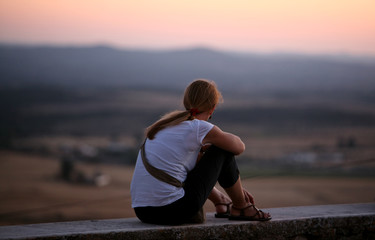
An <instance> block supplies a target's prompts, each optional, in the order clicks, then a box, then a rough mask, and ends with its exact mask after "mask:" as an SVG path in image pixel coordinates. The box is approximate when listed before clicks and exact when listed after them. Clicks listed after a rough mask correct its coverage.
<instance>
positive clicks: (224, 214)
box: [215, 202, 232, 218]
mask: <svg viewBox="0 0 375 240" xmlns="http://www.w3.org/2000/svg"><path fill="white" fill-rule="evenodd" d="M218 205H223V206H227V211H226V212H223V213H216V214H215V218H228V217H229V216H230V205H232V202H230V203H216V204H215V207H216V206H218Z"/></svg>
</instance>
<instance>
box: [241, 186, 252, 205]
mask: <svg viewBox="0 0 375 240" xmlns="http://www.w3.org/2000/svg"><path fill="white" fill-rule="evenodd" d="M242 191H243V195H244V196H245V200H246V202H247V203H251V204H253V205H255V201H254V197H253V195H251V193H249V192H248V191H247V190H246V189H242Z"/></svg>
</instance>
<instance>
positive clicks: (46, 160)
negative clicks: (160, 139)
mask: <svg viewBox="0 0 375 240" xmlns="http://www.w3.org/2000/svg"><path fill="white" fill-rule="evenodd" d="M197 78H206V79H211V80H214V81H215V82H216V83H217V85H218V87H219V89H220V90H221V91H222V94H223V96H224V103H223V104H221V105H220V106H219V107H218V108H217V110H216V111H215V113H214V115H213V119H212V122H213V123H214V124H217V125H218V126H220V128H221V129H223V130H224V131H229V132H233V133H234V134H237V135H239V136H240V137H241V138H242V139H243V140H244V142H245V144H246V151H245V153H244V154H242V155H241V156H239V157H238V163H239V165H240V170H241V176H242V178H243V179H246V186H249V188H251V189H254V191H255V192H256V193H257V194H256V196H259V197H258V199H260V201H259V202H260V203H262V202H263V205H261V207H281V206H291V205H303V204H331V203H332V204H334V203H350V202H363V201H374V199H375V192H374V191H375V187H374V186H375V184H374V183H375V171H374V169H375V94H374V93H375V58H371V57H358V56H356V57H354V56H347V55H330V56H328V55H327V56H322V55H315V56H314V55H296V54H268V55H266V54H263V55H259V54H244V53H234V52H220V51H215V50H212V49H207V48H193V49H183V50H170V51H143V50H124V49H115V48H111V47H107V46H93V47H53V46H49V47H47V46H41V47H30V46H10V45H2V46H0V106H1V108H0V109H1V112H0V164H1V165H0V166H1V168H0V169H1V170H0V176H1V182H0V184H1V189H0V193H1V194H0V195H1V197H0V206H1V207H0V224H3V225H4V224H20V223H33V222H43V221H65V220H78V219H96V218H110V217H129V216H134V214H133V213H132V211H131V208H130V195H129V183H130V180H131V174H132V167H133V166H134V163H135V160H136V156H137V149H138V146H139V144H140V143H141V141H142V139H143V137H144V130H145V128H146V127H147V126H149V125H150V124H152V123H153V122H154V121H155V120H157V119H158V118H159V117H160V116H161V115H163V114H164V113H166V112H168V111H171V110H175V109H182V108H183V106H182V103H181V102H182V96H183V91H184V89H185V87H186V86H187V85H188V84H189V83H190V82H191V81H193V80H194V79H197ZM283 184H284V185H283ZM301 184H302V185H301ZM283 187H289V188H287V189H284V190H285V191H283V192H281V190H280V189H283ZM251 189H250V191H251ZM275 189H279V190H278V191H276V190H275ZM314 189H315V190H314ZM313 190H314V191H315V195H313V193H311V192H312V191H313ZM308 192H310V193H308ZM253 193H254V192H253ZM309 194H312V195H313V196H311V198H310V199H309V200H308V201H307V200H306V198H304V196H305V197H306V196H308V195H309ZM48 206H49V207H48ZM122 208H124V209H125V210H122ZM207 208H208V209H210V210H212V208H209V207H207ZM119 209H121V210H119Z"/></svg>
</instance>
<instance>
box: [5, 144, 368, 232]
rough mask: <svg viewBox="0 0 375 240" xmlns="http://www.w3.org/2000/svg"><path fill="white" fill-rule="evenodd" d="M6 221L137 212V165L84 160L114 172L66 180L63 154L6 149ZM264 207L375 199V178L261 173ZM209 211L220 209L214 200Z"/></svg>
mask: <svg viewBox="0 0 375 240" xmlns="http://www.w3.org/2000/svg"><path fill="white" fill-rule="evenodd" d="M0 155H1V161H0V182H1V189H0V224H1V225H12V224H28V223H41V222H53V221H71V220H94V219H109V218H126V217H134V216H135V215H134V213H133V211H132V209H131V206H130V193H129V184H130V181H131V176H132V168H131V167H126V166H117V165H103V164H87V163H80V164H79V165H78V166H77V168H78V169H80V170H81V171H83V172H85V173H86V174H88V175H90V174H93V173H94V172H96V171H100V172H102V173H104V174H106V175H108V176H110V178H111V181H110V183H109V184H108V185H106V186H103V187H98V186H94V185H88V184H83V183H82V184H77V183H69V182H65V181H62V180H61V179H60V178H59V173H60V162H59V159H58V158H55V157H46V156H44V157H43V156H40V155H32V154H25V153H18V152H12V151H1V152H0ZM244 186H245V187H246V188H247V189H248V190H249V191H250V192H252V194H253V195H254V196H255V199H256V203H257V205H258V206H259V207H261V208H273V207H286V206H302V205H316V204H342V203H362V202H373V201H374V200H375V178H353V177H303V176H295V177H290V176H289V177H288V176H285V177H275V176H274V177H255V178H248V179H245V180H244ZM205 210H206V211H208V212H212V211H214V208H213V206H212V204H211V203H206V205H205ZM271 213H272V211H271Z"/></svg>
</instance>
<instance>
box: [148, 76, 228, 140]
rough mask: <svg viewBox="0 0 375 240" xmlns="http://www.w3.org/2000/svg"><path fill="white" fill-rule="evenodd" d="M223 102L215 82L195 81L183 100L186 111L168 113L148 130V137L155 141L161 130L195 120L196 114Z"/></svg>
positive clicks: (187, 89) (186, 91)
mask: <svg viewBox="0 0 375 240" xmlns="http://www.w3.org/2000/svg"><path fill="white" fill-rule="evenodd" d="M222 101H223V98H222V96H221V93H220V92H219V90H218V89H217V87H216V84H215V82H213V81H209V80H205V79H198V80H195V81H193V82H192V83H190V84H189V86H188V87H187V88H186V90H185V94H184V100H183V104H184V107H185V111H182V110H176V111H173V112H170V113H167V114H166V115H164V116H163V117H161V118H160V119H159V120H158V121H156V122H155V123H154V124H152V125H151V126H149V127H148V128H147V129H146V136H147V138H149V139H154V137H155V135H156V134H157V133H158V132H159V131H160V130H162V129H164V128H166V127H170V126H174V125H178V124H179V123H181V122H183V121H186V120H193V119H194V118H195V115H196V114H199V113H202V112H206V111H209V110H211V109H213V108H214V107H215V106H216V105H217V104H218V103H219V102H222Z"/></svg>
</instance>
